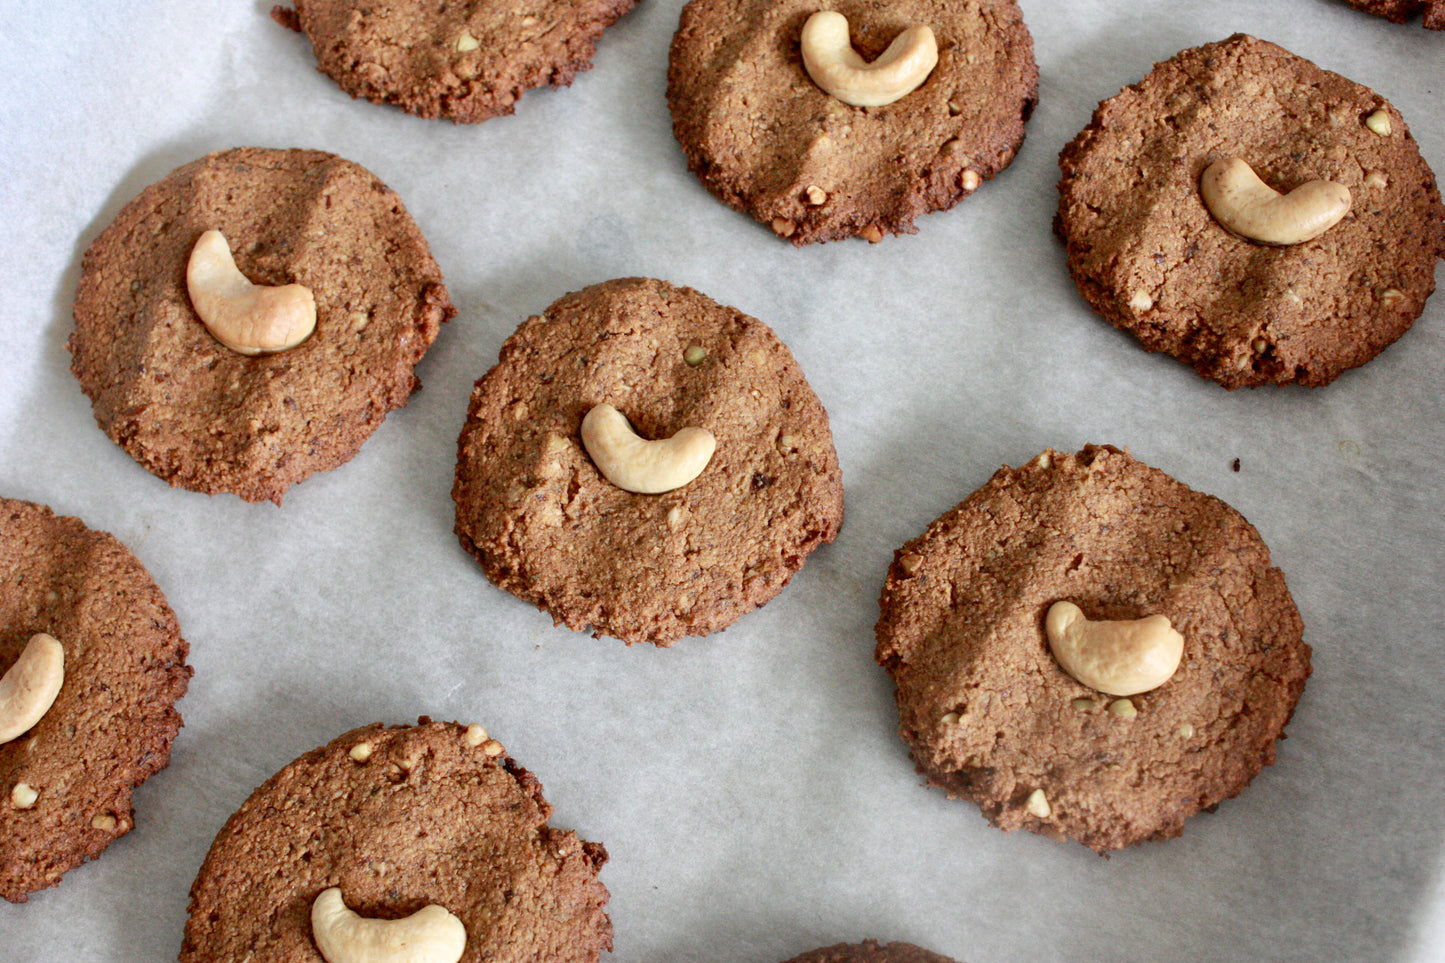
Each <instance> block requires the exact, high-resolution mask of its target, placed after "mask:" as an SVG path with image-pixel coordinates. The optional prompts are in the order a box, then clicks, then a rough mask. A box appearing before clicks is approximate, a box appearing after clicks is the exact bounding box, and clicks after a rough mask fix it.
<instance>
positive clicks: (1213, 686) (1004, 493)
mask: <svg viewBox="0 0 1445 963" xmlns="http://www.w3.org/2000/svg"><path fill="white" fill-rule="evenodd" d="M1059 602H1069V603H1073V604H1074V605H1076V606H1078V608H1079V609H1081V610H1082V612H1083V615H1084V616H1085V617H1087V619H1089V620H1091V621H1094V622H1099V621H1115V622H1122V623H1125V626H1124V627H1125V628H1126V627H1127V626H1131V625H1136V623H1134V622H1133V620H1139V619H1145V618H1148V617H1154V616H1159V617H1163V618H1166V619H1168V620H1169V623H1170V625H1171V627H1172V629H1173V630H1174V631H1177V632H1178V633H1179V634H1180V635H1182V636H1183V640H1184V643H1183V650H1182V659H1180V660H1179V661H1178V662H1177V668H1175V669H1174V670H1173V672H1172V674H1171V675H1170V676H1169V677H1168V678H1167V681H1164V682H1163V683H1162V684H1159V685H1157V686H1156V687H1154V688H1152V689H1149V690H1148V691H1144V692H1134V694H1132V695H1117V694H1110V693H1109V692H1105V691H1102V690H1100V689H1098V688H1094V687H1092V686H1091V685H1086V684H1085V683H1083V682H1081V681H1079V679H1078V678H1076V677H1075V676H1074V675H1071V674H1070V671H1066V670H1065V668H1064V666H1063V665H1062V664H1061V663H1060V661H1059V660H1058V659H1057V658H1056V657H1055V655H1054V652H1053V649H1052V648H1051V639H1050V637H1049V636H1050V634H1051V629H1049V628H1048V627H1046V624H1045V622H1046V617H1047V616H1048V614H1049V612H1050V610H1051V609H1052V608H1053V607H1054V606H1055V604H1056V603H1059ZM880 604H881V608H882V615H881V618H880V619H879V622H878V628H877V636H878V647H877V652H876V655H877V659H878V662H879V664H880V665H882V666H883V667H884V668H885V669H886V670H887V671H888V673H889V675H891V676H892V677H893V680H894V682H895V683H896V684H897V687H898V688H897V698H898V708H899V717H900V722H899V732H900V734H901V735H902V737H903V739H904V741H905V742H906V743H908V745H909V747H910V749H911V750H912V756H913V759H914V762H915V763H916V764H917V766H918V769H919V771H920V772H922V773H923V774H924V775H925V776H927V778H928V780H929V781H930V782H931V783H933V784H934V785H936V786H940V787H942V788H943V789H945V790H946V791H947V792H948V793H949V795H950V796H956V797H960V798H963V799H968V800H971V801H972V802H974V803H977V804H978V806H979V808H980V809H982V811H983V814H984V815H985V816H986V817H987V818H988V819H989V821H990V822H992V823H993V824H994V825H996V826H998V827H1000V828H1002V829H1005V830H1014V829H1019V828H1023V829H1028V830H1030V831H1032V832H1035V833H1040V834H1042V835H1045V836H1051V837H1054V838H1064V837H1068V838H1072V839H1076V840H1078V841H1079V842H1082V843H1083V844H1085V845H1086V846H1089V847H1090V848H1091V849H1094V850H1095V851H1096V852H1099V853H1105V852H1108V851H1110V850H1114V849H1119V848H1122V847H1124V846H1130V845H1133V844H1135V843H1139V842H1143V841H1145V840H1151V839H1168V838H1170V837H1173V836H1178V835H1179V834H1180V833H1181V832H1183V830H1184V822H1185V820H1186V819H1188V818H1189V817H1190V816H1192V815H1193V814H1195V813H1196V812H1198V811H1199V810H1201V809H1208V808H1210V807H1212V806H1214V805H1215V804H1217V803H1219V802H1220V801H1221V800H1224V799H1227V798H1229V797H1231V796H1235V795H1238V794H1239V792H1240V791H1242V790H1243V789H1244V787H1245V786H1246V785H1248V784H1249V782H1250V780H1251V779H1253V778H1254V777H1255V775H1257V774H1258V773H1259V772H1260V770H1261V769H1263V768H1264V767H1265V766H1267V765H1269V764H1271V763H1272V762H1274V759H1275V743H1276V741H1277V740H1278V739H1280V738H1282V737H1283V729H1284V726H1285V724H1286V723H1287V722H1288V721H1289V718H1290V716H1291V715H1292V714H1293V712H1294V708H1295V705H1296V703H1297V702H1298V701H1299V698H1300V695H1301V693H1302V692H1303V691H1304V686H1305V680H1306V679H1307V678H1308V677H1309V674H1310V648H1309V646H1308V645H1306V644H1305V643H1304V642H1303V641H1302V638H1301V637H1302V634H1303V626H1302V624H1301V622H1300V618H1299V614H1298V612H1297V611H1296V609H1295V605H1294V601H1293V600H1292V599H1291V598H1290V594H1289V591H1288V589H1287V588H1286V587H1285V582H1284V576H1283V575H1282V574H1281V573H1280V571H1279V569H1277V568H1275V567H1274V566H1273V565H1272V564H1271V563H1270V556H1269V550H1268V549H1267V548H1266V547H1265V545H1264V543H1263V541H1261V540H1260V537H1259V534H1258V532H1256V531H1255V530H1254V528H1253V527H1252V526H1251V525H1250V524H1249V523H1248V522H1246V521H1245V520H1244V519H1243V518H1242V517H1241V516H1240V515H1239V513H1238V512H1236V511H1234V510H1233V509H1232V508H1230V507H1229V506H1228V505H1226V504H1224V503H1223V502H1221V501H1220V500H1219V499H1217V498H1213V497H1211V496H1208V495H1203V494H1200V493H1199V492H1195V491H1192V490H1191V489H1189V488H1187V487H1186V486H1184V485H1182V484H1180V483H1179V482H1177V481H1175V480H1174V479H1172V478H1170V477H1169V476H1168V475H1166V474H1164V473H1163V472H1161V471H1159V470H1157V469H1154V468H1150V467H1149V466H1147V465H1144V464H1142V463H1141V462H1138V461H1136V460H1134V459H1133V458H1131V457H1130V456H1129V455H1128V454H1127V453H1125V452H1123V451H1119V450H1118V449H1114V448H1109V447H1095V446H1089V447H1087V448H1085V449H1084V450H1083V451H1081V452H1079V453H1077V454H1059V453H1057V452H1053V451H1046V452H1044V453H1043V454H1042V455H1040V456H1039V457H1038V458H1036V459H1034V460H1033V461H1031V462H1029V463H1028V464H1027V465H1025V466H1024V467H1022V468H1018V469H1012V468H1003V469H1000V470H999V471H998V473H996V474H995V475H994V477H993V478H992V479H991V480H990V481H989V482H988V484H986V485H985V486H983V487H982V488H980V489H979V490H978V491H976V492H974V493H973V494H972V495H970V496H969V497H968V498H967V499H965V500H964V501H963V502H962V503H961V504H959V505H958V506H957V507H955V508H954V509H952V510H951V511H949V512H947V513H945V514H944V515H943V516H942V517H941V518H939V519H937V520H936V521H934V522H933V523H932V524H931V525H929V526H928V529H927V531H925V532H924V533H923V534H922V535H920V536H919V537H918V538H916V539H914V540H913V541H911V542H909V543H908V544H907V545H905V546H903V548H901V549H900V550H898V552H897V553H895V556H894V560H893V565H892V566H891V567H890V569H889V571H888V578H887V581H886V583H885V585H884V588H883V595H882V599H881V603H880ZM1119 628H1121V627H1114V629H1119ZM1115 642H1117V638H1115V639H1110V640H1109V644H1111V645H1112V644H1114V643H1115ZM1114 651H1115V650H1106V652H1111V653H1112V652H1114ZM1119 651H1123V650H1119ZM1101 658H1102V657H1101ZM1120 658H1122V656H1120V655H1117V654H1109V655H1108V659H1120ZM1176 658H1177V657H1176ZM1104 661H1105V663H1106V664H1108V662H1107V659H1105V660H1104ZM1091 681H1093V680H1091ZM1096 684H1100V683H1096ZM1116 691H1119V690H1116ZM1122 691H1132V690H1128V689H1126V690H1122Z"/></svg>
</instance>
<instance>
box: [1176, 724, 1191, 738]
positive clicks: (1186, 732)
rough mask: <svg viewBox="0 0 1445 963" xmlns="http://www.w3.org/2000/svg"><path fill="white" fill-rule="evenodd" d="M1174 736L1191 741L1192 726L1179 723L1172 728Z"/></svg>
mask: <svg viewBox="0 0 1445 963" xmlns="http://www.w3.org/2000/svg"><path fill="white" fill-rule="evenodd" d="M1174 734H1175V735H1176V736H1178V737H1179V738H1180V739H1193V738H1194V726H1193V725H1191V724H1190V723H1188V722H1181V723H1179V725H1177V726H1175V727H1174Z"/></svg>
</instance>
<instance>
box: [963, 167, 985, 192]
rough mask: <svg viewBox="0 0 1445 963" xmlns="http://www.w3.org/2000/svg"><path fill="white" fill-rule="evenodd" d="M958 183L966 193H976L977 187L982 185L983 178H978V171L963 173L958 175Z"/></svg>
mask: <svg viewBox="0 0 1445 963" xmlns="http://www.w3.org/2000/svg"><path fill="white" fill-rule="evenodd" d="M958 183H959V184H960V185H962V187H963V189H964V190H966V191H976V190H978V185H980V184H982V183H983V178H982V177H979V176H978V171H964V172H963V173H962V174H960V175H959V178H958Z"/></svg>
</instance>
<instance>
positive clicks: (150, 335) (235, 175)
mask: <svg viewBox="0 0 1445 963" xmlns="http://www.w3.org/2000/svg"><path fill="white" fill-rule="evenodd" d="M211 228H216V229H219V230H220V231H221V232H222V233H224V234H225V236H226V240H227V241H228V242H229V243H230V246H231V250H232V252H233V253H234V255H235V258H236V264H237V266H238V267H239V268H240V270H241V272H242V273H243V274H245V275H246V276H247V278H249V279H250V280H251V281H252V282H254V283H257V284H268V285H281V284H289V283H292V282H299V283H301V284H304V285H306V286H307V287H309V288H310V289H311V291H312V293H313V294H314V296H315V298H316V313H317V319H316V330H315V332H314V333H313V334H312V335H311V336H310V337H309V338H308V339H307V340H306V341H304V342H302V343H301V344H300V345H298V346H296V347H295V348H292V349H291V350H289V351H283V352H280V353H278V354H271V355H260V356H255V357H247V356H245V355H241V354H237V353H236V352H234V351H232V350H230V349H229V348H226V347H224V346H223V345H222V344H221V343H220V342H218V341H217V340H216V339H215V338H214V337H212V336H211V334H210V332H209V331H207V330H206V328H205V326H204V325H203V324H202V323H201V320H200V318H199V317H197V315H196V312H195V310H194V308H193V307H192V306H191V300H190V295H189V294H188V293H187V289H186V265H187V263H188V261H189V259H190V255H191V249H192V248H193V247H194V246H195V243H196V239H197V238H199V237H200V236H201V234H202V233H203V232H205V231H206V230H208V229H211ZM454 313H455V310H454V309H453V308H452V305H451V301H450V299H449V298H448V297H447V289H446V286H445V285H444V284H442V278H441V271H440V270H439V269H438V268H437V265H436V262H435V261H433V260H432V256H431V252H430V251H429V250H428V248H427V244H426V240H425V239H424V238H423V237H422V236H421V232H420V231H419V230H418V229H417V227H416V224H415V223H414V222H413V221H412V219H411V216H410V215H408V214H407V212H406V209H405V208H404V207H403V206H402V203H401V199H400V198H399V197H397V196H396V194H394V193H393V192H392V191H391V190H389V189H388V188H387V187H386V186H385V185H384V184H382V183H381V182H380V181H379V180H377V179H376V178H375V177H374V176H372V174H371V173H369V172H368V171H366V170H365V169H364V168H362V167H360V166H358V165H357V164H353V163H352V162H350V161H347V160H343V159H342V158H340V157H337V156H335V155H334V154H326V153H322V152H321V151H314V150H266V149H261V148H252V147H243V148H237V149H235V150H228V151H223V152H221V153H217V154H210V155H208V156H206V157H202V158H201V159H200V160H197V161H194V162H192V163H190V164H187V165H186V166H184V167H182V168H180V169H178V170H176V171H174V172H172V173H171V174H170V175H169V176H167V177H166V178H165V179H164V180H162V181H160V182H159V183H157V184H154V185H152V186H151V187H148V188H146V190H145V191H143V192H142V193H141V195H140V196H139V197H137V198H136V199H135V200H134V201H132V202H131V203H130V204H128V205H126V207H125V209H124V210H122V211H121V213H120V216H119V217H117V218H116V220H115V222H114V223H113V224H111V226H110V227H108V228H107V229H106V230H105V231H104V232H103V233H102V234H101V235H100V236H99V237H98V238H96V239H95V241H94V243H92V244H91V245H90V248H89V249H88V250H87V251H86V252H85V260H84V265H83V268H82V273H81V278H80V287H79V291H78V292H77V294H76V298H75V333H74V334H73V335H72V336H71V338H70V343H69V348H70V351H71V352H72V354H73V355H74V358H73V360H72V362H71V370H72V371H74V372H75V376H76V377H77V378H79V379H80V384H81V387H82V388H84V389H85V393H86V394H87V395H89V396H90V399H91V404H92V407H93V408H94V410H95V417H96V421H98V422H99V423H100V426H101V427H102V428H103V429H105V432H106V434H108V435H110V437H111V438H112V439H113V440H114V441H115V442H116V443H117V444H119V445H120V446H121V447H123V448H124V449H125V450H126V451H127V452H129V453H130V455H131V457H133V458H135V460H136V461H138V462H140V463H141V464H142V465H144V466H145V467H146V468H147V469H148V470H149V471H150V472H152V473H153V474H155V475H158V476H160V477H161V478H164V479H166V480H167V481H169V482H170V483H171V484H172V485H173V486H181V487H184V488H189V489H191V490H192V491H198V492H205V493H207V494H216V493H218V492H234V493H235V494H237V495H239V496H241V497H242V498H244V499H246V500H247V501H262V500H265V499H271V500H272V501H275V502H277V503H278V504H279V503H280V501H281V496H282V494H283V493H284V492H285V491H286V489H287V488H289V487H290V486H291V485H292V484H294V483H296V482H298V481H301V480H302V479H304V478H306V477H307V476H309V475H311V474H313V473H314V472H318V471H326V470H327V469H330V468H335V467H336V466H338V465H341V464H344V463H345V462H346V461H348V460H349V459H350V458H351V457H352V456H353V455H355V454H356V452H357V450H358V449H359V448H360V447H361V444H362V442H364V441H365V440H366V439H367V438H368V437H370V436H371V433H372V432H373V431H375V430H376V429H377V427H378V426H379V425H380V424H381V422H382V420H383V419H384V418H385V417H386V415H387V412H389V411H392V410H393V409H395V408H400V407H401V406H402V405H404V404H406V402H407V399H408V398H410V397H411V394H412V392H414V391H416V390H417V389H418V388H419V387H420V386H421V382H420V381H418V380H417V378H416V376H415V375H414V374H413V368H415V366H416V364H417V362H418V361H420V360H421V357H422V355H424V354H425V353H426V350H427V348H428V347H429V346H430V345H431V343H432V342H433V341H434V340H435V339H436V336H437V329H438V326H439V325H440V324H441V323H442V322H443V321H445V320H447V319H448V318H450V317H451V316H452V314H454Z"/></svg>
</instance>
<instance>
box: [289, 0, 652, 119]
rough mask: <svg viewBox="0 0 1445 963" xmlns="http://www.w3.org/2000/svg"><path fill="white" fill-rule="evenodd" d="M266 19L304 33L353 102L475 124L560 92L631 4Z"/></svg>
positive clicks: (382, 10) (343, 10)
mask: <svg viewBox="0 0 1445 963" xmlns="http://www.w3.org/2000/svg"><path fill="white" fill-rule="evenodd" d="M295 3H296V10H295V13H294V14H293V13H292V12H291V11H289V10H286V9H284V8H281V7H277V8H276V9H275V10H274V11H273V12H272V15H273V16H275V17H276V19H278V20H279V21H281V22H282V23H284V24H286V25H287V26H292V27H295V28H296V29H298V30H302V31H305V33H306V36H307V37H308V38H310V40H311V46H312V49H313V50H315V52H316V61H317V64H318V68H319V69H320V71H321V72H322V73H324V74H326V75H327V76H328V77H330V78H331V79H332V80H334V81H336V82H337V83H338V84H340V85H341V89H342V90H344V91H346V92H347V93H348V94H350V95H351V96H353V97H365V98H366V99H367V100H370V101H374V102H375V103H378V104H395V105H396V106H398V107H400V108H401V109H402V110H405V111H406V112H408V113H411V114H416V115H417V116H418V117H428V118H435V117H445V118H447V119H449V120H454V121H459V122H462V123H469V124H470V123H476V122H478V121H482V120H486V119H487V118H488V117H495V116H497V115H498V114H510V113H512V111H513V110H515V109H516V101H517V98H518V97H520V96H522V94H523V92H524V91H528V90H531V89H532V88H533V87H540V86H542V85H543V84H551V85H552V86H553V87H566V86H568V85H569V84H571V83H572V78H573V77H575V76H576V75H577V73H578V72H579V71H582V70H587V69H589V68H590V67H591V66H592V55H593V53H594V52H596V49H597V40H598V38H600V37H601V36H602V31H603V30H605V29H607V28H608V27H610V26H611V25H612V24H613V23H614V22H615V21H616V20H617V19H618V18H619V17H621V16H622V15H623V14H624V13H626V12H627V11H629V10H631V9H632V7H633V6H634V5H635V3H636V0H542V2H538V3H517V2H515V0H473V2H470V3H452V4H448V3H433V2H429V0H399V2H390V3H383V4H369V3H360V2H358V0H295Z"/></svg>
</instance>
